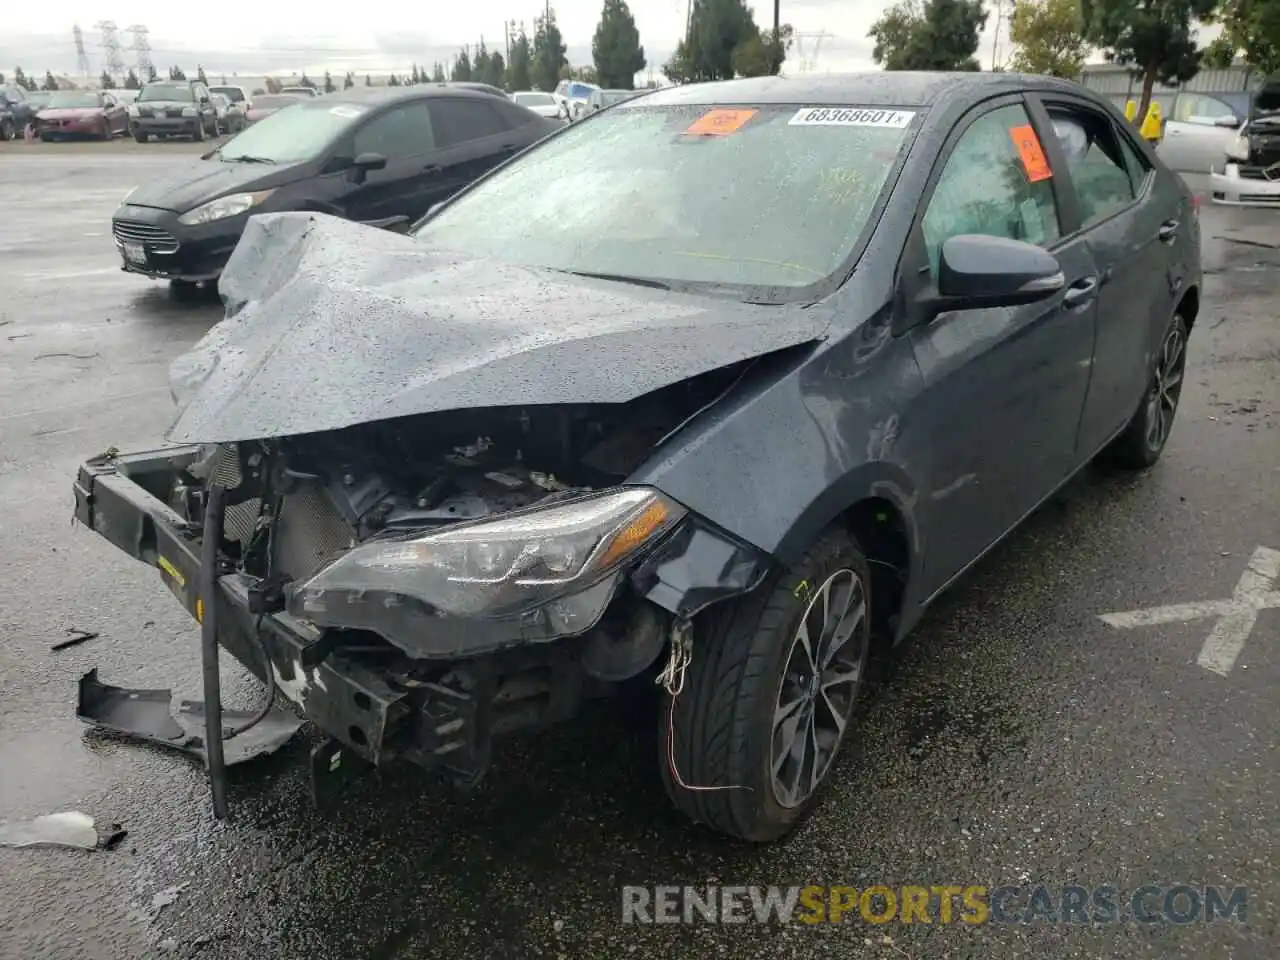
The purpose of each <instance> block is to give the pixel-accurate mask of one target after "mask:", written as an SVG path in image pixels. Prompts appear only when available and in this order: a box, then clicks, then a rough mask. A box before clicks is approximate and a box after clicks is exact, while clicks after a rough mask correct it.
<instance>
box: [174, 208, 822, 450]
mask: <svg viewBox="0 0 1280 960" xmlns="http://www.w3.org/2000/svg"><path fill="white" fill-rule="evenodd" d="M219 290H220V292H221V293H222V296H223V298H224V300H225V301H226V302H227V304H228V308H229V312H230V313H232V315H231V316H229V317H228V318H227V319H225V320H223V321H222V322H221V323H219V324H217V325H216V326H215V327H214V328H213V329H212V330H210V331H209V333H208V334H207V335H206V336H205V337H204V339H202V340H201V341H200V342H199V343H197V344H196V346H195V347H194V348H193V349H192V351H191V352H189V353H187V354H185V355H183V356H182V357H179V358H178V359H177V360H176V361H175V362H174V364H173V367H172V368H171V372H170V380H171V384H172V386H173V390H174V395H175V398H176V399H177V400H178V402H179V403H180V404H181V405H182V407H181V410H180V412H179V414H178V417H177V420H176V421H175V423H174V424H173V426H172V427H171V428H170V430H169V434H168V439H169V440H172V441H175V442H182V443H214V442H231V441H239V440H254V439H264V438H269V437H283V436H294V435H297V434H303V433H315V432H320V431H325V430H336V429H340V428H342V427H349V426H354V425H356V424H361V423H369V422H373V421H376V420H386V419H392V418H396V417H403V416H412V415H417V414H424V413H434V412H439V411H444V410H458V409H465V408H475V407H490V406H510V405H536V404H558V403H623V402H626V401H628V400H632V399H634V398H636V397H638V396H641V395H642V394H645V393H649V392H651V391H653V390H656V389H659V388H660V387H664V386H667V385H669V384H673V383H677V382H679V381H681V380H685V379H688V378H689V377H693V376H695V375H697V374H700V373H704V372H707V371H710V370H714V369H717V368H719V367H723V366H727V365H729V364H732V363H736V362H738V361H741V360H745V359H749V358H751V357H756V356H761V355H763V354H766V353H771V352H773V351H775V350H780V349H783V348H786V347H790V346H796V345H799V344H803V343H808V342H812V341H816V340H820V339H822V338H823V337H824V335H825V333H826V330H827V328H828V326H829V320H828V318H827V316H826V315H825V311H816V310H804V309H801V308H799V307H781V306H760V305H750V304H743V303H736V302H732V301H728V300H719V299H712V298H708V297H695V296H690V295H687V294H678V293H673V292H668V291H665V290H659V289H653V288H645V287H637V286H630V285H624V284H621V283H613V282H609V281H599V280H588V279H584V278H580V277H575V276H570V275H566V274H562V273H556V272H553V271H548V270H540V269H533V268H525V267H518V266H512V265H509V264H505V263H499V262H495V261H492V260H485V259H475V258H467V257H462V256H460V255H458V254H456V253H453V252H451V251H445V250H440V249H436V248H432V247H429V246H426V245H425V244H423V243H420V242H419V241H417V240H415V239H413V238H412V237H407V236H404V235H402V234H397V233H392V232H390V231H386V230H379V229H377V228H374V227H368V226H363V225H360V224H355V223H350V222H348V221H345V220H341V219H338V218H336V217H331V216H328V215H325V214H317V213H278V214H260V215H258V216H255V217H251V218H250V219H249V222H248V225H247V227H246V229H245V232H244V234H243V236H242V238H241V240H240V243H239V244H238V245H237V247H236V249H235V251H234V253H233V254H232V256H231V259H230V261H229V262H228V264H227V266H226V269H225V270H224V271H223V274H222V278H221V280H220V282H219ZM820 313H821V314H822V315H819V314H820Z"/></svg>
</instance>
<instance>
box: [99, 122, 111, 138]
mask: <svg viewBox="0 0 1280 960" xmlns="http://www.w3.org/2000/svg"><path fill="white" fill-rule="evenodd" d="M98 139H99V140H110V139H111V121H110V120H105V119H104V120H103V121H102V129H100V130H99V131H98Z"/></svg>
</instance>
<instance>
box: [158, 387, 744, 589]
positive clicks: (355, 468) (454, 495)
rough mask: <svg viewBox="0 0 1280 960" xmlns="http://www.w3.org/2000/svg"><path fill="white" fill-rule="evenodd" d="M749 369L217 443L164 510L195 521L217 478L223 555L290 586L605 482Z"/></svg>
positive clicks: (621, 475) (620, 476)
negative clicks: (637, 393)
mask: <svg viewBox="0 0 1280 960" xmlns="http://www.w3.org/2000/svg"><path fill="white" fill-rule="evenodd" d="M750 365H751V364H750V362H747V363H743V364H737V365H735V366H733V367H729V368H725V369H722V370H718V371H713V372H712V373H709V374H706V375H704V376H702V377H699V378H695V379H693V380H690V381H686V382H684V383H680V384H676V385H674V386H671V387H667V388H665V389H663V390H660V391H657V392H655V393H652V394H649V395H646V396H644V397H641V398H640V399H638V400H636V401H633V402H632V403H629V404H618V405H604V404H583V405H565V406H557V407H536V408H519V407H497V408H489V409H483V410H465V411H456V412H451V413H442V414H424V415H421V416H416V417H406V418H403V419H399V420H389V421H382V422H379V423H372V424H366V425H362V426H358V427H350V428H347V429H344V430H339V431H333V432H328V433H320V434H310V435H304V436H301V437H293V438H286V439H281V440H263V441H249V442H243V443H240V444H222V445H218V446H216V447H210V448H209V449H208V455H207V457H205V458H204V459H203V460H202V461H201V462H199V463H197V464H193V465H192V466H191V467H190V468H189V469H188V473H189V474H190V478H189V482H187V483H184V484H180V485H179V486H178V487H177V489H176V490H175V492H174V495H173V503H172V504H171V505H172V506H174V508H175V509H176V510H178V512H179V513H180V514H181V515H183V516H185V517H186V518H187V519H188V520H190V521H192V522H199V520H200V517H201V516H202V509H203V504H202V498H201V490H202V488H203V487H204V485H205V484H207V483H208V482H209V481H210V480H216V481H217V482H218V483H219V484H220V485H222V486H224V487H226V488H227V490H228V496H227V503H228V508H227V520H226V538H227V541H228V543H227V544H226V547H227V549H228V550H229V551H230V552H231V553H232V554H233V555H235V556H236V557H237V559H238V566H239V568H240V569H242V570H243V571H244V572H246V573H249V574H251V575H253V576H255V577H268V576H274V577H277V578H280V579H282V580H284V581H292V580H295V579H299V578H303V577H305V576H307V575H308V574H310V573H311V572H313V571H314V570H315V569H316V567H318V566H319V565H321V564H322V563H323V562H324V561H325V560H326V559H328V558H330V557H331V556H332V555H333V554H334V553H335V552H337V551H340V550H343V549H345V548H348V547H350V546H352V545H354V544H356V543H360V542H363V541H365V540H368V539H370V538H374V537H394V536H396V535H397V534H400V533H404V532H409V531H427V530H432V529H436V528H442V527H446V526H449V525H452V524H456V523H460V522H465V521H475V520H482V519H486V518H489V517H494V516H498V515H501V514H504V513H508V512H511V511H513V510H518V509H521V508H525V507H532V506H538V505H547V504H551V503H554V502H556V501H559V500H567V499H570V498H573V497H576V496H580V495H582V494H586V493H590V492H591V491H593V490H597V489H601V488H605V487H609V486H612V485H615V484H617V483H619V482H621V481H623V480H624V479H625V478H626V477H627V476H628V475H629V474H630V473H631V472H632V471H634V470H635V468H636V467H637V466H639V464H640V463H642V462H643V461H644V459H645V458H646V457H647V456H649V454H650V453H651V452H652V451H653V449H654V448H655V447H656V446H657V445H658V444H659V443H660V442H661V441H662V440H663V439H664V438H665V437H666V436H667V435H669V434H670V433H672V432H673V431H674V430H675V429H676V428H677V427H678V426H680V425H681V424H682V423H683V422H684V421H686V420H687V419H688V418H690V417H691V416H693V415H696V413H698V412H699V411H700V410H701V409H702V408H704V407H706V406H708V405H709V404H711V403H714V401H715V400H716V399H717V398H718V397H719V396H720V395H721V394H722V393H723V392H724V391H725V390H726V389H727V388H729V387H731V386H732V385H734V384H735V383H736V382H737V381H738V380H739V379H740V378H741V376H742V375H743V373H744V372H745V370H746V368H747V367H749V366H750ZM264 505H265V506H264ZM268 540H270V541H272V543H271V549H268Z"/></svg>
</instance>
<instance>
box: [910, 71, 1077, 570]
mask: <svg viewBox="0 0 1280 960" xmlns="http://www.w3.org/2000/svg"><path fill="white" fill-rule="evenodd" d="M1041 116H1042V115H1041ZM1046 136H1052V133H1051V132H1049V133H1046V132H1045V131H1044V128H1043V127H1042V126H1040V124H1039V123H1038V122H1037V121H1035V120H1033V119H1032V116H1031V114H1030V113H1029V112H1028V110H1027V107H1026V105H1025V102H1024V100H1023V98H1022V97H1020V96H1019V97H1005V98H1002V99H1000V100H996V101H992V102H990V103H988V104H985V105H983V106H981V107H979V108H977V109H976V110H975V111H973V112H971V113H970V114H969V115H968V116H966V117H965V118H964V119H963V120H961V122H960V124H959V125H958V126H957V128H956V129H955V130H954V131H953V132H952V134H951V138H950V140H949V142H948V145H947V146H946V147H944V149H943V152H942V158H941V159H940V161H939V163H940V164H941V165H942V167H941V171H940V172H935V174H934V177H935V178H936V181H935V183H934V185H933V187H932V188H931V189H929V190H926V196H925V200H924V203H923V206H922V214H921V215H920V217H919V218H918V223H917V226H916V227H915V229H914V230H913V234H912V240H911V241H910V243H909V244H908V248H907V252H906V253H905V254H904V260H903V264H902V267H901V275H902V276H903V278H904V281H905V282H906V284H907V285H908V290H907V291H906V298H905V301H906V302H907V303H910V302H912V301H913V300H914V299H915V298H916V296H917V295H918V294H920V293H924V292H926V291H927V290H928V289H931V288H933V287H934V284H935V281H934V279H933V277H934V276H935V275H936V272H937V264H938V256H939V251H940V248H941V246H942V244H943V242H944V241H945V240H947V239H948V238H949V237H952V236H957V235H960V234H974V233H976V234H985V235H989V236H998V237H1008V238H1010V239H1014V240H1022V241H1025V242H1028V243H1034V244H1037V245H1039V246H1042V247H1045V248H1046V249H1048V250H1050V251H1051V252H1052V253H1053V254H1054V255H1055V256H1056V257H1057V258H1058V261H1059V262H1060V263H1061V265H1062V270H1063V274H1064V279H1065V281H1066V290H1065V291H1064V292H1063V293H1058V294H1055V295H1054V296H1053V297H1051V298H1050V299H1048V300H1044V301H1041V302H1039V303H1034V304H1028V305H1026V306H1020V307H1004V308H997V309H980V310H953V311H947V312H944V313H942V314H939V315H938V316H937V317H936V318H935V319H933V320H932V321H931V322H929V323H927V324H922V325H919V326H916V327H914V328H913V329H912V330H911V333H910V336H911V341H912V347H913V350H914V352H915V356H916V361H917V363H918V364H919V367H920V371H921V374H922V376H923V379H924V384H925V388H924V394H923V396H922V398H921V402H920V407H919V409H918V410H916V411H914V412H913V413H911V414H909V415H910V416H915V417H917V418H918V419H920V420H921V421H923V422H925V423H926V424H927V427H926V428H925V429H927V431H928V433H929V435H930V436H931V437H935V438H936V441H935V443H934V447H933V453H934V456H933V459H932V462H931V463H930V466H929V468H928V473H929V477H928V485H929V489H930V493H929V496H928V498H927V501H924V502H923V506H922V509H924V510H925V511H926V512H927V514H928V520H927V522H924V523H922V524H921V526H922V528H924V529H929V530H930V531H931V532H930V542H929V544H928V548H927V556H926V574H925V576H926V581H927V586H926V591H925V592H926V593H932V592H933V591H934V590H936V589H937V588H938V587H940V586H941V585H942V584H944V583H946V582H947V581H948V580H949V579H950V578H951V577H952V576H954V575H955V574H956V573H957V572H958V571H959V570H961V569H962V568H963V567H964V566H965V565H966V564H967V563H969V562H970V561H971V560H972V559H973V558H974V557H976V556H978V555H980V554H981V553H982V552H983V551H985V550H986V549H987V547H988V546H990V545H991V544H992V543H993V542H994V541H995V540H996V539H998V538H999V537H1000V536H1002V535H1003V534H1004V533H1005V532H1006V531H1007V530H1008V529H1009V528H1011V527H1012V526H1013V525H1014V524H1016V523H1017V522H1018V521H1019V520H1020V519H1021V518H1022V517H1023V516H1025V515H1026V514H1027V513H1029V512H1030V511H1031V510H1032V509H1034V508H1035V506H1036V505H1037V504H1038V503H1039V502H1040V501H1041V500H1042V499H1044V498H1045V497H1047V496H1048V495H1049V494H1050V493H1051V492H1052V491H1053V490H1054V489H1055V488H1056V487H1057V486H1058V485H1059V483H1060V482H1061V481H1062V480H1063V478H1064V477H1065V476H1066V475H1067V474H1068V473H1069V472H1070V471H1071V470H1072V468H1073V467H1074V465H1075V463H1076V432H1077V428H1078V426H1079V422H1080V412H1081V410H1082V409H1083V406H1084V401H1085V395H1086V391H1087V389H1088V382H1089V365H1090V361H1091V360H1092V356H1093V336H1094V333H1093V327H1094V314H1095V312H1096V308H1097V300H1096V291H1097V283H1098V276H1097V269H1096V267H1095V265H1094V262H1093V258H1092V256H1091V254H1090V251H1089V248H1088V246H1087V245H1086V244H1085V243H1084V242H1083V240H1082V239H1081V238H1080V237H1079V236H1078V235H1075V231H1074V225H1075V222H1076V219H1077V213H1076V211H1075V209H1074V206H1073V200H1072V197H1071V195H1070V193H1069V192H1064V190H1063V185H1062V184H1060V183H1059V177H1058V176H1057V175H1056V174H1057V171H1056V170H1055V169H1054V168H1053V166H1052V165H1049V166H1046V165H1045V164H1044V162H1043V148H1042V147H1041V146H1040V144H1042V143H1043V141H1044V140H1045V138H1046ZM935 169H936V168H935Z"/></svg>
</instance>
